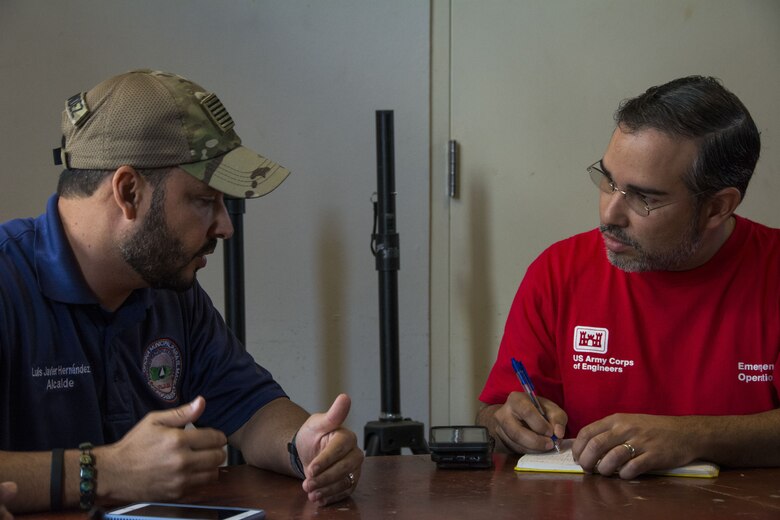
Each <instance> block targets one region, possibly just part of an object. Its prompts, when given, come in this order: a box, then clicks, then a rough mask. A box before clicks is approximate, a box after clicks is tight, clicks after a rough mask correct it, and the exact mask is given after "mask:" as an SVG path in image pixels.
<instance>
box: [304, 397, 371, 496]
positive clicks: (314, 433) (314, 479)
mask: <svg viewBox="0 0 780 520" xmlns="http://www.w3.org/2000/svg"><path fill="white" fill-rule="evenodd" d="M350 404H351V401H350V399H349V397H348V396H347V395H346V394H341V395H339V396H338V397H336V400H335V401H333V404H332V405H331V407H330V409H329V410H328V411H327V412H325V413H317V414H313V415H312V416H311V417H309V419H308V420H307V421H306V422H305V423H303V425H302V426H301V428H300V430H298V435H297V437H296V441H295V444H296V447H297V449H298V455H299V456H300V458H301V462H302V463H303V469H304V473H305V475H306V479H305V480H304V481H303V490H304V491H306V493H307V494H308V497H309V500H311V501H312V502H314V503H316V504H317V505H320V506H322V505H326V504H330V503H332V502H336V501H338V500H342V499H344V498H346V497H348V496H349V495H350V494H351V493H352V492H353V491H354V490H355V487H356V486H357V483H358V480H359V479H360V468H361V466H362V464H363V450H361V449H360V448H359V447H358V445H357V436H356V435H355V434H354V433H353V432H352V431H350V430H348V429H346V428H344V427H343V426H342V424H343V422H344V420H345V419H346V418H347V414H348V413H349V407H350Z"/></svg>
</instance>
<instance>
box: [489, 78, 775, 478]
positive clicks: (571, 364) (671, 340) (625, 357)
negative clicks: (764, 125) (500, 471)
mask: <svg viewBox="0 0 780 520" xmlns="http://www.w3.org/2000/svg"><path fill="white" fill-rule="evenodd" d="M615 120H616V123H617V125H616V128H615V131H614V132H613V134H612V138H611V140H610V142H609V145H608V146H607V150H606V152H605V154H604V157H603V158H602V159H601V160H600V161H597V162H596V163H595V164H593V165H591V166H590V167H589V168H588V169H587V170H588V174H589V175H590V178H591V179H592V180H593V182H594V184H596V186H598V187H599V189H600V190H601V197H600V202H599V215H600V220H601V225H600V227H599V229H596V230H592V231H590V232H587V233H583V234H580V235H576V236H574V237H571V238H569V239H567V240H563V241H561V242H558V243H557V244H554V245H552V246H551V247H550V248H548V249H547V250H546V251H544V252H543V253H542V254H541V255H540V256H539V258H537V259H536V260H535V261H534V262H533V263H532V264H531V265H530V266H529V268H528V271H527V273H526V275H525V277H524V279H523V281H522V283H521V284H520V288H519V289H518V291H517V295H516V296H515V299H514V302H513V303H512V307H511V309H510V312H509V316H508V318H507V323H506V328H505V331H504V337H503V339H502V341H501V346H500V348H499V352H498V358H497V360H496V363H495V365H494V366H493V368H492V370H491V372H490V375H489V377H488V380H487V382H486V384H485V387H484V389H483V390H482V393H481V394H480V397H479V398H480V401H481V403H482V406H481V409H480V411H479V412H478V414H477V423H478V424H481V425H484V426H486V427H487V428H488V429H489V431H490V433H491V435H493V437H494V438H495V439H496V440H497V443H498V446H499V447H502V448H505V449H507V450H509V451H513V452H517V453H525V452H528V451H532V452H533V451H544V450H549V449H552V448H553V441H552V439H551V437H552V436H553V435H555V436H557V437H558V438H563V437H564V436H565V437H576V439H575V442H574V445H573V448H572V451H573V453H574V457H575V459H576V460H577V461H578V463H579V464H580V465H581V466H582V467H583V468H584V469H585V470H586V471H588V472H594V473H601V474H604V475H611V474H613V473H615V472H619V474H620V476H621V477H622V478H627V479H630V478H634V477H635V476H636V475H639V474H642V473H645V472H648V471H652V470H655V469H663V468H669V467H675V466H681V465H684V464H687V463H689V462H691V461H692V460H694V459H705V460H710V461H713V462H716V463H719V464H722V465H725V466H768V465H780V409H779V408H780V230H778V229H772V228H768V227H766V226H763V225H761V224H757V223H755V222H752V221H750V220H748V219H745V218H742V217H740V216H737V215H735V214H734V211H735V209H736V208H737V206H738V205H739V204H740V202H741V201H742V199H743V198H744V196H745V191H746V189H747V185H748V183H749V181H750V177H751V175H752V173H753V170H754V168H755V165H756V162H757V161H758V156H759V152H760V146H761V145H760V138H759V134H758V130H757V128H756V125H755V123H754V122H753V120H752V118H751V117H750V114H749V113H748V111H747V109H746V108H745V106H744V105H743V104H742V103H741V102H740V101H739V99H738V98H737V97H736V96H735V95H734V94H732V93H731V92H729V91H728V90H726V89H725V88H724V87H723V86H722V85H721V84H720V82H719V81H717V80H715V79H713V78H704V77H698V76H692V77H687V78H680V79H677V80H674V81H671V82H669V83H667V84H664V85H661V86H658V87H653V88H650V89H649V90H647V92H645V93H644V94H641V95H640V96H638V97H636V98H633V99H629V100H627V101H624V102H623V103H622V104H621V106H620V108H619V109H618V111H617V112H616V114H615ZM605 253H606V254H605ZM512 358H515V359H518V360H520V361H522V363H523V364H524V365H525V367H526V369H527V371H528V373H529V375H530V378H531V379H532V380H533V382H534V384H535V387H536V393H537V394H538V395H539V401H540V402H541V406H542V408H543V409H544V412H545V415H546V417H547V420H545V418H544V417H543V416H542V415H541V414H540V413H539V411H537V409H536V408H535V407H534V405H533V404H532V403H531V401H530V400H529V399H528V396H527V395H526V394H525V393H523V392H522V391H520V390H521V386H520V383H519V382H518V381H517V378H516V375H515V372H514V370H513V366H512Z"/></svg>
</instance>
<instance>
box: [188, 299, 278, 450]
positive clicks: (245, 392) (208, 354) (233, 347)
mask: <svg viewBox="0 0 780 520" xmlns="http://www.w3.org/2000/svg"><path fill="white" fill-rule="evenodd" d="M193 295H194V296H193V305H192V312H193V316H192V318H193V319H192V323H193V324H195V326H193V327H192V328H191V333H190V338H189V339H190V342H191V349H190V357H191V359H190V360H189V363H190V367H189V370H188V372H189V374H190V377H188V378H187V381H186V382H185V384H184V387H183V393H184V394H185V399H187V400H192V399H194V398H195V397H197V396H198V395H201V396H203V397H204V398H205V399H206V410H205V411H204V412H203V415H202V416H201V417H200V419H199V420H198V423H197V425H198V426H209V427H212V428H216V429H219V430H221V431H222V432H224V433H225V435H228V436H229V435H231V434H233V433H234V432H235V431H236V430H238V429H239V428H240V427H241V426H242V425H243V424H244V423H245V422H246V421H248V420H249V419H250V418H251V417H252V416H253V415H254V413H255V412H256V411H257V410H259V409H260V408H262V407H263V406H265V405H266V404H268V403H269V402H271V401H273V400H274V399H278V398H280V397H284V398H286V397H287V395H286V394H285V392H284V390H283V389H282V387H281V386H280V385H279V384H278V383H277V382H276V381H275V380H274V378H273V376H272V375H271V373H270V372H269V371H268V370H266V369H265V368H263V367H262V366H260V365H259V364H257V363H256V362H255V360H254V359H253V358H252V356H251V355H250V354H249V353H248V352H247V351H246V348H245V346H244V345H243V344H241V342H240V341H239V340H238V338H236V336H235V334H233V332H232V331H231V330H230V329H229V327H228V326H227V324H226V323H225V321H224V320H223V319H222V316H220V314H219V313H218V312H217V310H216V309H215V308H214V306H213V304H212V302H211V299H210V298H209V297H208V295H207V294H206V293H205V291H203V289H202V288H200V287H197V290H196V291H194V292H193Z"/></svg>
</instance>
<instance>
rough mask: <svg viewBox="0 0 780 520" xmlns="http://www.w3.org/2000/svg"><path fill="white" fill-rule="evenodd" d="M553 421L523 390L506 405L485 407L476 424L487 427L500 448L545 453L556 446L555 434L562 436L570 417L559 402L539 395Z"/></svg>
mask: <svg viewBox="0 0 780 520" xmlns="http://www.w3.org/2000/svg"><path fill="white" fill-rule="evenodd" d="M539 402H540V403H541V405H542V408H544V413H545V414H547V417H548V418H549V420H550V422H547V421H545V420H544V417H542V415H541V414H540V413H539V411H538V410H537V409H536V408H535V407H534V405H533V403H532V402H531V400H530V399H529V398H528V396H527V395H526V394H525V393H524V392H512V393H511V394H509V396H508V397H507V400H506V402H505V403H504V404H494V405H489V406H485V405H483V408H482V409H481V410H480V411H479V412H477V424H479V425H482V426H485V427H486V428H487V429H488V432H489V433H490V435H492V436H493V438H495V439H496V440H497V441H498V445H499V447H501V446H503V447H504V448H505V449H507V450H509V451H512V452H514V453H533V452H544V451H550V450H551V449H553V447H554V446H553V441H552V439H551V436H552V434H553V433H555V435H556V436H557V437H558V438H559V439H563V438H564V434H565V433H566V423H567V422H568V420H569V418H568V416H567V415H566V412H564V411H563V410H562V409H561V408H560V407H559V406H558V405H557V404H555V403H554V402H552V401H550V400H548V399H545V398H544V397H539Z"/></svg>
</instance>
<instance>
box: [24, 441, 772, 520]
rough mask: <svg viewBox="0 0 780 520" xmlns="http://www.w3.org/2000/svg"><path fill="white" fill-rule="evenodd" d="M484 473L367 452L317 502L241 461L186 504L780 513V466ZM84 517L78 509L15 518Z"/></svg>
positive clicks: (269, 509) (402, 513)
mask: <svg viewBox="0 0 780 520" xmlns="http://www.w3.org/2000/svg"><path fill="white" fill-rule="evenodd" d="M494 461H495V467H494V468H493V469H490V470H468V471H464V470H438V469H436V465H435V464H434V463H433V462H431V460H430V456H428V455H401V456H388V457H368V458H366V461H365V464H364V467H363V476H362V478H361V481H360V484H359V485H358V488H357V489H356V490H355V493H354V494H353V495H352V497H351V498H350V499H348V500H345V501H343V502H341V503H338V504H335V505H331V506H328V507H325V508H319V509H318V508H317V507H315V506H313V505H312V504H310V503H309V502H308V501H307V500H306V496H305V495H304V493H303V492H302V491H301V488H300V482H299V481H297V480H295V479H292V478H288V477H284V476H280V475H276V474H274V473H270V472H267V471H263V470H259V469H256V468H253V467H249V466H231V467H226V468H223V469H222V470H220V478H219V482H218V483H217V484H214V485H211V486H208V487H203V488H200V489H198V490H195V491H194V492H193V493H192V494H191V495H190V496H188V497H187V499H186V500H185V501H189V502H192V503H197V504H216V505H232V506H248V507H256V508H261V509H265V511H266V514H267V518H268V519H269V520H275V519H288V518H314V519H321V520H328V519H354V518H363V519H367V518H371V519H373V518H391V519H412V518H413V519H426V520H427V519H432V520H436V519H447V520H452V519H460V518H477V519H483V518H485V519H489V520H498V519H503V518H507V519H512V520H528V519H536V518H544V519H591V518H594V519H599V520H602V519H612V518H620V519H631V520H642V519H653V520H658V519H661V520H671V519H675V518H683V519H685V520H696V519H707V520H710V519H721V518H741V519H762V518H772V519H775V520H777V519H779V518H780V468H773V469H752V470H722V471H721V474H720V476H719V477H718V478H716V479H694V478H679V477H678V478H672V477H653V476H646V477H640V478H637V479H636V480H631V481H624V480H620V479H618V478H607V477H601V476H598V475H568V474H550V473H516V472H515V471H514V470H513V466H514V463H515V457H513V456H506V455H500V454H497V455H494ZM16 516H17V518H18V519H20V520H40V519H44V518H57V519H63V520H64V519H69V520H76V519H79V520H83V519H84V518H85V515H83V514H80V513H77V512H68V513H59V514H40V515H16Z"/></svg>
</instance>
